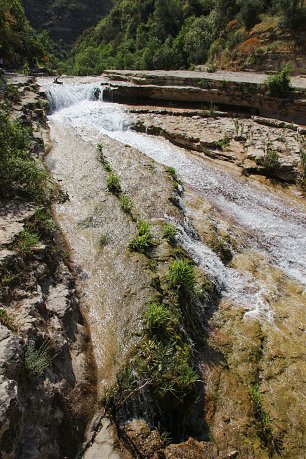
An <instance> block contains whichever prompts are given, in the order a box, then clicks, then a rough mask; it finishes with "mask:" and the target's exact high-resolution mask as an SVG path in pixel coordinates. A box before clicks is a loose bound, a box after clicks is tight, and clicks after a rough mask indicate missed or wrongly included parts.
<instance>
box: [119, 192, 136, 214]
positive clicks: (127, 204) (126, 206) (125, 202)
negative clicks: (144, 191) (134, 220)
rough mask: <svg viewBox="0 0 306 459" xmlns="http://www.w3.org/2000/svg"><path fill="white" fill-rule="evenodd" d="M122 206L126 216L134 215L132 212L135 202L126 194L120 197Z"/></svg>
mask: <svg viewBox="0 0 306 459" xmlns="http://www.w3.org/2000/svg"><path fill="white" fill-rule="evenodd" d="M119 201H120V206H121V209H122V210H123V212H125V213H126V214H130V215H131V214H132V210H133V209H134V203H133V201H132V200H131V199H130V198H129V197H128V196H127V195H126V194H122V195H121V196H120V199H119Z"/></svg>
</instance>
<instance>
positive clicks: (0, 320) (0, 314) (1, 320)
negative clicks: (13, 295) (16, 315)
mask: <svg viewBox="0 0 306 459" xmlns="http://www.w3.org/2000/svg"><path fill="white" fill-rule="evenodd" d="M0 324H1V325H4V326H5V327H6V328H8V329H9V330H13V331H14V330H15V326H14V321H13V319H12V318H11V317H10V316H9V314H8V312H7V311H6V310H5V309H4V308H0Z"/></svg>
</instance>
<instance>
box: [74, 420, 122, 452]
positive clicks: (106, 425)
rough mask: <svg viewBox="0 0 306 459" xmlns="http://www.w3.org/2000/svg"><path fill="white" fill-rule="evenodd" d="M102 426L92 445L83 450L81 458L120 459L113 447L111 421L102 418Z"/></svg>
mask: <svg viewBox="0 0 306 459" xmlns="http://www.w3.org/2000/svg"><path fill="white" fill-rule="evenodd" d="M101 425H102V428H101V430H100V432H99V433H98V434H97V436H96V438H95V440H94V442H93V444H92V446H90V448H89V449H88V450H87V451H86V452H85V454H84V456H83V459H121V456H120V455H119V454H118V452H117V451H116V449H115V448H114V437H113V432H112V426H111V422H110V420H109V419H107V418H103V419H102V422H101Z"/></svg>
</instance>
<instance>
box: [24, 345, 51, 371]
mask: <svg viewBox="0 0 306 459" xmlns="http://www.w3.org/2000/svg"><path fill="white" fill-rule="evenodd" d="M53 359H54V357H51V356H50V353H49V345H48V342H47V341H44V342H43V344H42V345H41V346H40V347H39V348H36V347H35V345H34V343H33V342H30V343H29V344H28V346H27V348H26V351H25V355H24V367H25V370H26V373H27V374H28V375H29V376H31V377H40V376H42V375H43V373H44V372H45V370H46V369H47V368H48V367H49V365H50V364H51V362H52V360H53Z"/></svg>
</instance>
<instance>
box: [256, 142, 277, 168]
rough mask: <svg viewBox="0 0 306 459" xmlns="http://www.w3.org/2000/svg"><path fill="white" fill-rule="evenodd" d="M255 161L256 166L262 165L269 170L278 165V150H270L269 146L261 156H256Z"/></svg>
mask: <svg viewBox="0 0 306 459" xmlns="http://www.w3.org/2000/svg"><path fill="white" fill-rule="evenodd" d="M255 162H256V164H257V165H258V166H262V167H264V168H265V169H267V170H269V171H271V170H273V169H275V168H277V167H279V166H280V161H279V154H278V152H277V151H274V150H271V149H270V148H268V149H267V151H266V153H265V155H264V156H263V157H262V158H256V159H255Z"/></svg>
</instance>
